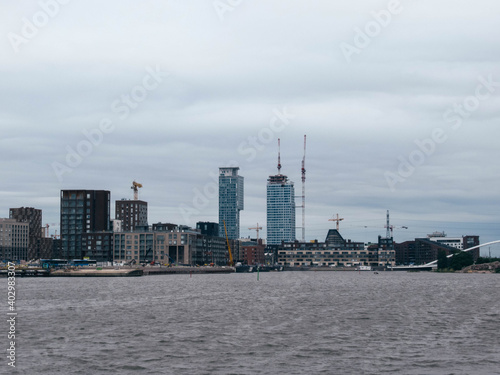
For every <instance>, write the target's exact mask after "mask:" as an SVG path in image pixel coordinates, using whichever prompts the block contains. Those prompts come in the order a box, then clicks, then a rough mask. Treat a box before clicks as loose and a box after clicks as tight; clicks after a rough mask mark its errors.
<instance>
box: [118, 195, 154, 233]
mask: <svg viewBox="0 0 500 375" xmlns="http://www.w3.org/2000/svg"><path fill="white" fill-rule="evenodd" d="M115 218H116V219H117V220H121V222H122V230H123V231H125V232H128V231H133V230H135V228H136V227H137V226H145V225H148V203H147V202H144V201H141V200H138V199H133V200H132V199H121V200H117V201H116V202H115Z"/></svg>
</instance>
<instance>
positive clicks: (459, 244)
mask: <svg viewBox="0 0 500 375" xmlns="http://www.w3.org/2000/svg"><path fill="white" fill-rule="evenodd" d="M427 238H428V239H429V240H430V241H433V242H437V243H439V244H441V245H446V246H450V247H453V248H455V249H458V250H466V249H469V248H471V247H474V246H478V245H479V244H480V243H479V236H462V237H448V236H447V235H446V233H445V232H434V233H432V234H428V235H427ZM470 253H471V254H472V257H473V259H474V261H476V260H477V258H478V257H479V248H478V249H475V250H471V251H470Z"/></svg>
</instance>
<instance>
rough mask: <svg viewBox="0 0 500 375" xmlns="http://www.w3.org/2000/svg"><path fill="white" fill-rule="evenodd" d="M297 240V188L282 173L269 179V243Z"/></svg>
mask: <svg viewBox="0 0 500 375" xmlns="http://www.w3.org/2000/svg"><path fill="white" fill-rule="evenodd" d="M283 241H284V242H293V241H295V189H294V184H293V182H291V181H289V180H288V177H287V176H285V175H282V174H278V175H275V176H269V179H268V180H267V244H268V245H280V244H281V243H282V242H283Z"/></svg>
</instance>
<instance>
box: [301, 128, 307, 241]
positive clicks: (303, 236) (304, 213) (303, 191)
mask: <svg viewBox="0 0 500 375" xmlns="http://www.w3.org/2000/svg"><path fill="white" fill-rule="evenodd" d="M301 172H302V242H305V241H306V135H305V134H304V157H303V158H302V169H301Z"/></svg>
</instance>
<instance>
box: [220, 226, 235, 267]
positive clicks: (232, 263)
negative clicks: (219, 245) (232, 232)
mask: <svg viewBox="0 0 500 375" xmlns="http://www.w3.org/2000/svg"><path fill="white" fill-rule="evenodd" d="M222 222H223V223H224V233H226V242H227V249H228V250H229V266H231V267H233V266H234V261H233V254H231V246H229V238H228V237H227V229H226V220H223V221H222Z"/></svg>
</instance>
